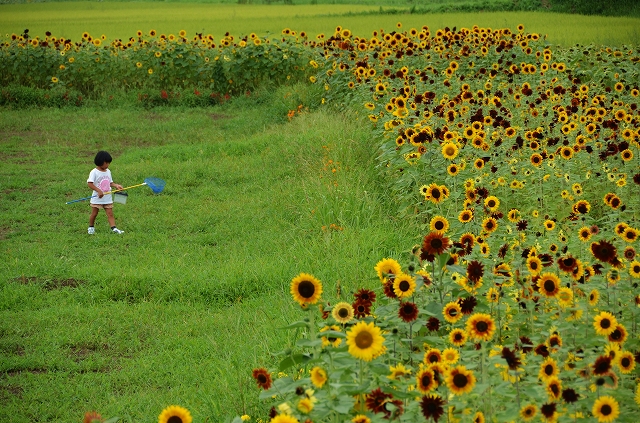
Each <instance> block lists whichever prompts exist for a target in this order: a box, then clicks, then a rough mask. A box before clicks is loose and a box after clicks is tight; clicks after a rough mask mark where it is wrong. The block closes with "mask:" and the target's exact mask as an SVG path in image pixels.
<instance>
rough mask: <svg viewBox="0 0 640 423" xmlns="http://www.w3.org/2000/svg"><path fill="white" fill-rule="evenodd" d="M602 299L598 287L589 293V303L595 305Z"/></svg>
mask: <svg viewBox="0 0 640 423" xmlns="http://www.w3.org/2000/svg"><path fill="white" fill-rule="evenodd" d="M599 299H600V292H598V290H597V289H592V290H591V292H590V293H589V305H590V306H595V305H596V304H598V300H599Z"/></svg>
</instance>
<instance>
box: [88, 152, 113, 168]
mask: <svg viewBox="0 0 640 423" xmlns="http://www.w3.org/2000/svg"><path fill="white" fill-rule="evenodd" d="M112 160H113V159H112V158H111V154H109V153H107V152H106V151H98V154H96V158H95V159H93V162H94V163H95V164H96V166H102V165H103V164H105V163H111V162H112Z"/></svg>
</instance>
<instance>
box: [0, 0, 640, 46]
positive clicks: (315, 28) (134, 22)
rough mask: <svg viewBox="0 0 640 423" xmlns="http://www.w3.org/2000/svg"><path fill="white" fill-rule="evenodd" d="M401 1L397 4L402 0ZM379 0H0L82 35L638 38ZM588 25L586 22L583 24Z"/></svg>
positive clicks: (62, 32) (16, 21) (627, 23)
mask: <svg viewBox="0 0 640 423" xmlns="http://www.w3.org/2000/svg"><path fill="white" fill-rule="evenodd" d="M398 7H399V6H398ZM379 10H380V6H367V5H326V4H321V5H296V6H286V5H253V4H248V5H238V4H205V3H156V4H154V6H153V8H149V7H148V6H147V3H144V2H142V3H138V2H135V3H124V2H113V3H111V2H99V3H96V2H62V3H37V4H11V5H0V28H2V29H3V32H4V33H5V34H9V35H10V34H11V33H22V31H23V30H24V29H25V28H28V29H29V30H30V31H31V32H30V33H31V34H32V35H34V36H35V35H40V36H41V37H43V36H44V33H45V32H46V31H51V32H52V33H53V35H55V36H57V37H61V36H62V37H66V38H71V39H73V40H78V39H79V38H80V37H81V35H82V33H83V32H84V31H88V32H89V33H90V34H92V35H93V36H100V35H102V34H104V35H106V36H107V38H108V39H115V38H122V39H128V38H129V37H132V36H135V32H136V31H137V30H142V31H144V32H147V31H149V30H151V29H155V30H156V31H158V33H166V34H170V33H174V34H177V33H178V31H180V30H182V29H184V30H186V31H187V32H188V34H189V35H190V36H191V35H193V34H195V33H196V32H202V33H205V34H209V33H210V34H212V35H214V36H215V37H216V39H217V40H219V39H220V38H221V37H222V36H224V34H225V32H230V33H232V34H234V35H242V34H245V35H246V34H249V33H251V32H255V33H257V34H259V35H262V34H267V33H271V34H279V33H280V31H281V30H282V29H283V28H286V27H289V28H291V29H294V30H296V31H306V32H307V34H309V35H310V36H312V37H313V36H315V35H317V34H320V33H325V34H332V33H333V30H334V28H335V27H336V26H338V25H341V26H342V27H345V28H349V29H351V30H352V31H353V32H354V33H355V34H356V35H360V36H370V34H371V32H372V31H374V30H379V29H381V28H382V29H385V30H386V31H392V30H394V29H395V28H396V24H397V23H398V22H402V24H403V27H404V28H411V27H415V28H420V27H422V26H423V25H428V26H429V27H430V28H444V27H446V26H449V27H454V26H457V27H462V26H466V27H471V26H473V25H479V26H482V27H491V28H501V27H514V26H515V25H517V24H520V23H523V24H525V25H526V28H527V31H531V32H537V33H539V34H542V35H545V34H546V35H547V39H548V41H549V43H551V44H558V45H563V46H570V45H574V44H576V43H580V44H596V45H620V44H638V43H640V30H638V28H639V27H640V19H638V18H629V17H602V16H582V15H565V14H552V13H544V12H491V13H475V14H464V13H446V14H442V13H441V14H429V15H420V14H380V13H376V12H377V11H379ZM585 29H586V30H585Z"/></svg>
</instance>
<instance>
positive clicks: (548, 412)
mask: <svg viewBox="0 0 640 423" xmlns="http://www.w3.org/2000/svg"><path fill="white" fill-rule="evenodd" d="M540 413H541V414H542V416H543V417H544V418H545V419H546V420H545V421H549V422H555V421H556V420H557V418H558V410H557V406H556V403H555V402H550V403H547V404H543V405H542V407H540Z"/></svg>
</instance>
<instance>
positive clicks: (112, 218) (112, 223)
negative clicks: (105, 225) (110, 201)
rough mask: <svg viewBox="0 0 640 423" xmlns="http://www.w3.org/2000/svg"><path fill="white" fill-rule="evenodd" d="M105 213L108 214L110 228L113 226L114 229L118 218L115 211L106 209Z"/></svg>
mask: <svg viewBox="0 0 640 423" xmlns="http://www.w3.org/2000/svg"><path fill="white" fill-rule="evenodd" d="M104 212H105V213H106V214H107V219H109V226H111V227H112V228H113V227H114V226H116V218H115V216H114V215H113V209H112V208H106V207H105V208H104Z"/></svg>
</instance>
